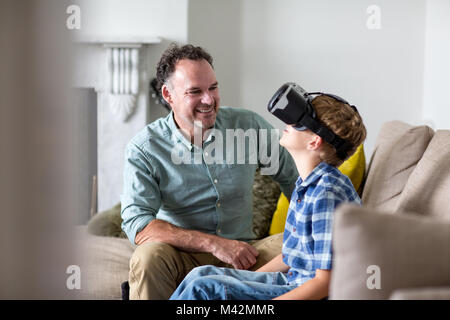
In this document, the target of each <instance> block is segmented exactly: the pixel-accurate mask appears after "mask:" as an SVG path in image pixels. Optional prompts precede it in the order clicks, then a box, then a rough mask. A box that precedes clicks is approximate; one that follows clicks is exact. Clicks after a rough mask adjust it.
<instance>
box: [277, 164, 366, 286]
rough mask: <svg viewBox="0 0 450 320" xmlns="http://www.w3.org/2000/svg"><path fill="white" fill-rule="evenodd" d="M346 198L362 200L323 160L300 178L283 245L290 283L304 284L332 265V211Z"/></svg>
mask: <svg viewBox="0 0 450 320" xmlns="http://www.w3.org/2000/svg"><path fill="white" fill-rule="evenodd" d="M343 202H352V203H356V204H361V199H360V198H359V196H358V194H357V193H356V191H355V188H354V187H353V185H352V182H351V181H350V179H349V178H348V177H347V176H345V175H343V174H342V173H341V172H340V171H339V170H338V169H337V168H335V167H333V166H330V165H328V164H326V163H325V162H322V163H320V164H319V165H318V166H317V167H316V168H314V170H313V172H312V173H311V174H310V175H309V176H308V177H307V178H306V180H305V181H302V179H301V178H300V177H299V178H298V179H297V182H296V188H295V190H294V192H293V193H292V197H291V202H290V204H289V210H288V214H287V219H286V225H285V229H284V235H283V249H282V255H283V262H284V263H285V264H286V265H288V266H289V267H290V269H289V271H288V274H287V278H288V281H289V283H290V284H297V285H302V284H303V283H305V282H306V281H308V280H310V279H312V278H314V277H315V274H316V269H324V270H330V269H331V266H332V230H333V229H332V228H333V214H334V211H335V209H336V207H337V206H338V205H339V204H341V203H343Z"/></svg>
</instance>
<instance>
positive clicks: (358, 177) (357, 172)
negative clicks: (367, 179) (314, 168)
mask: <svg viewBox="0 0 450 320" xmlns="http://www.w3.org/2000/svg"><path fill="white" fill-rule="evenodd" d="M338 169H339V171H341V172H342V173H343V174H345V175H346V176H347V177H349V179H350V180H351V181H352V184H353V187H354V188H355V190H358V189H359V188H360V186H361V183H362V181H363V179H364V172H365V170H366V157H365V155H364V146H363V145H360V146H359V147H358V149H356V152H355V153H354V154H353V155H352V156H351V157H350V158H348V159H347V160H346V161H344V163H343V164H342V165H341V166H340V167H339V168H338ZM288 208H289V200H288V199H287V198H286V196H285V195H284V194H283V193H281V195H280V198H279V199H278V203H277V209H276V210H275V213H274V214H273V217H272V222H271V224H270V229H269V235H274V234H277V233H281V232H283V231H284V224H285V223H286V217H287V212H288Z"/></svg>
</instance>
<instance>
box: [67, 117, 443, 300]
mask: <svg viewBox="0 0 450 320" xmlns="http://www.w3.org/2000/svg"><path fill="white" fill-rule="evenodd" d="M265 179H269V178H267V177H263V176H258V177H256V178H255V185H254V190H253V191H254V193H253V195H254V197H257V198H259V199H260V200H261V199H264V201H255V202H254V205H255V206H256V205H257V204H259V206H260V207H259V208H256V207H254V209H255V212H256V211H257V212H258V215H256V214H255V217H254V231H255V233H257V234H259V236H264V235H266V234H267V233H268V231H269V227H270V223H271V219H272V216H273V212H274V211H275V210H274V209H275V208H276V206H277V201H278V198H279V195H280V190H279V187H278V186H277V184H276V183H274V182H272V181H271V180H270V179H269V180H270V181H267V180H265ZM359 192H360V195H361V198H362V200H363V206H362V207H356V206H351V205H342V206H340V207H339V208H338V209H337V210H336V212H335V222H334V231H333V232H334V236H333V250H334V262H333V273H332V280H331V285H330V297H329V298H330V299H450V250H449V249H450V130H438V131H436V132H435V131H434V130H432V129H431V128H429V127H427V126H412V125H409V124H406V123H403V122H400V121H391V122H387V123H385V124H384V125H383V126H382V128H381V130H380V133H379V135H378V137H377V141H376V145H375V148H374V151H373V154H372V155H371V157H370V162H369V164H368V166H367V170H366V172H365V174H364V179H363V181H362V184H361V187H360V188H359ZM118 210H119V211H120V206H119V205H118V206H116V207H114V208H112V209H111V210H109V211H106V212H103V213H102V214H99V215H98V217H101V219H100V218H98V217H94V218H93V219H92V220H91V221H90V223H89V225H88V226H79V227H77V237H76V247H77V258H76V259H77V260H76V261H77V264H78V265H79V266H80V270H81V289H80V290H78V292H77V297H79V298H81V299H121V298H122V295H121V283H122V282H124V281H126V280H127V279H128V271H129V267H128V263H129V259H130V257H131V255H132V253H133V251H134V249H135V246H134V245H132V244H131V243H130V242H129V240H128V239H125V238H124V234H123V233H122V232H121V230H120V223H119V221H117V211H118ZM99 221H101V223H100V222H99ZM105 221H106V222H105ZM99 226H100V227H99ZM106 235H107V236H106Z"/></svg>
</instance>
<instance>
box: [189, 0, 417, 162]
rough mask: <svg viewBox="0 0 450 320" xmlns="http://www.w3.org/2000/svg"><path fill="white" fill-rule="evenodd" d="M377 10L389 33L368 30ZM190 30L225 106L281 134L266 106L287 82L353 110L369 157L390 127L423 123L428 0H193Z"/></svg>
mask: <svg viewBox="0 0 450 320" xmlns="http://www.w3.org/2000/svg"><path fill="white" fill-rule="evenodd" d="M374 3H375V4H377V5H378V6H379V7H380V9H381V29H380V30H369V29H368V28H367V26H366V21H367V19H368V17H369V15H368V14H367V13H366V9H367V8H368V6H369V5H371V4H374ZM227 4H228V5H227ZM188 26H189V28H188V40H189V42H194V43H197V44H200V45H203V46H205V48H207V49H209V50H210V51H211V53H212V54H213V55H214V58H215V66H216V71H217V74H218V78H219V82H220V90H221V96H222V102H223V104H232V105H233V106H238V107H245V108H248V109H252V110H255V111H257V112H259V113H260V114H262V115H263V116H265V117H266V118H267V119H268V120H269V121H270V122H271V123H272V124H273V125H274V126H276V127H278V128H282V127H283V126H284V125H283V124H282V123H281V121H278V120H277V119H275V118H274V117H272V116H270V115H269V114H268V113H267V111H266V105H267V102H268V100H269V99H270V97H271V96H272V94H273V93H274V92H275V90H276V89H278V87H279V86H280V85H281V84H283V83H284V82H287V81H295V82H297V83H299V84H300V85H302V86H304V87H305V89H307V90H315V91H316V90H317V91H318V90H322V91H327V92H331V93H335V94H338V95H341V96H342V97H344V98H345V99H347V100H349V101H350V102H352V103H354V104H355V105H356V106H357V107H358V109H359V110H360V112H361V114H362V116H363V118H364V120H365V123H366V126H367V128H368V137H367V141H366V145H365V147H366V154H368V155H370V154H371V152H372V149H373V146H374V142H375V139H376V136H377V134H378V132H379V129H380V127H381V125H382V124H383V123H384V122H386V121H388V120H394V119H398V120H403V121H406V122H409V123H420V122H422V100H423V61H424V39H425V1H424V0H414V1H411V0H395V1H392V0H378V1H363V0H346V1H334V0H319V1H310V0H245V1H240V0H231V1H227V2H226V4H224V1H221V0H190V1H189V18H188Z"/></svg>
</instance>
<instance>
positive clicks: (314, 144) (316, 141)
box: [308, 134, 323, 151]
mask: <svg viewBox="0 0 450 320" xmlns="http://www.w3.org/2000/svg"><path fill="white" fill-rule="evenodd" d="M322 143H323V139H322V137H321V136H319V135H317V134H314V135H313V136H312V137H311V140H310V141H309V143H308V149H309V150H311V151H314V150H318V149H319V148H320V146H321V145H322Z"/></svg>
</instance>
